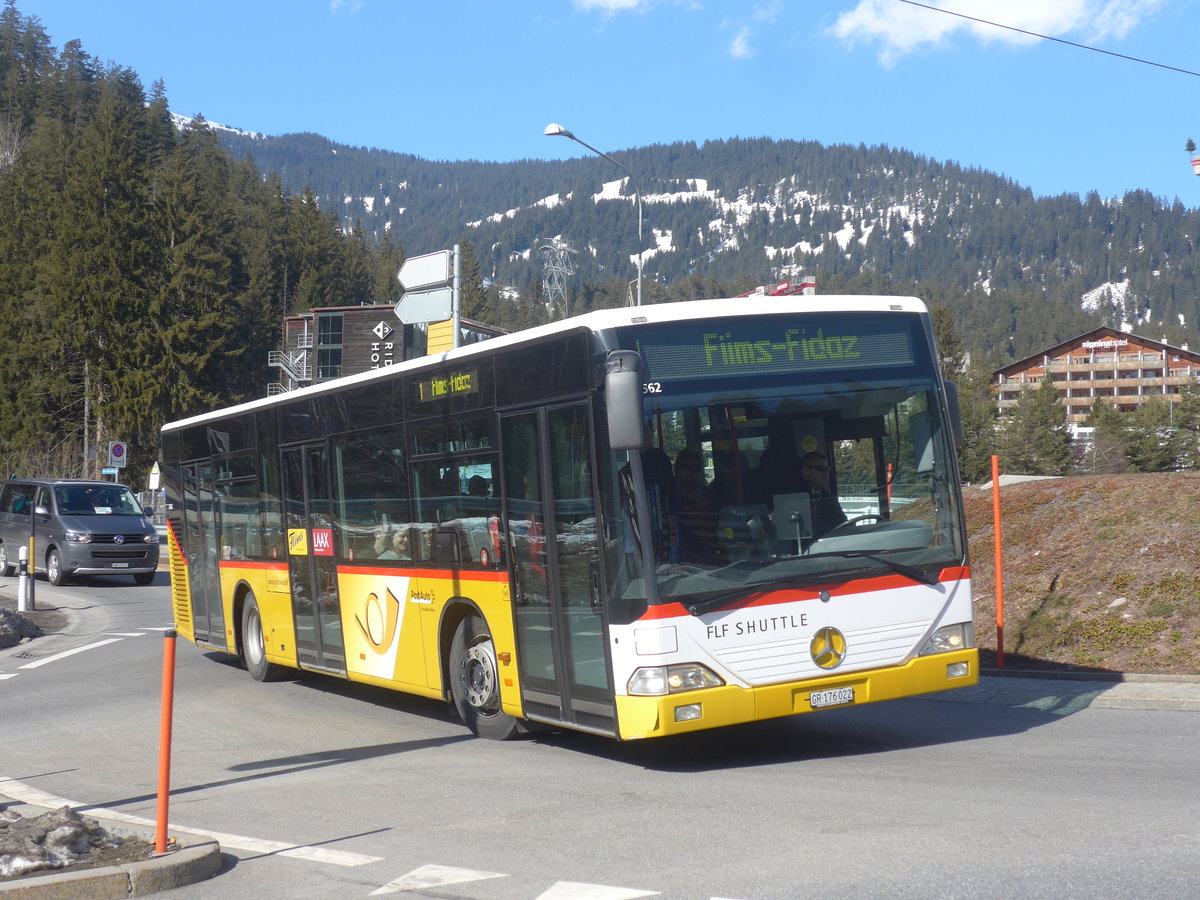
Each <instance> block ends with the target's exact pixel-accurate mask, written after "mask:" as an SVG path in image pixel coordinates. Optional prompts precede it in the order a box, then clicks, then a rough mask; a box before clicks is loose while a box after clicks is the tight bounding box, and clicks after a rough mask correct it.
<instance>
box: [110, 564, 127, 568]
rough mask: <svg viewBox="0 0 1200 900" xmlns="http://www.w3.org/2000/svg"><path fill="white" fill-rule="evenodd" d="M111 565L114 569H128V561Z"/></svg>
mask: <svg viewBox="0 0 1200 900" xmlns="http://www.w3.org/2000/svg"><path fill="white" fill-rule="evenodd" d="M112 567H113V568H114V569H128V568H129V563H113V566H112Z"/></svg>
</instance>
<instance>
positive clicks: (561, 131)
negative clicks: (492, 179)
mask: <svg viewBox="0 0 1200 900" xmlns="http://www.w3.org/2000/svg"><path fill="white" fill-rule="evenodd" d="M542 133H543V134H545V135H547V136H549V137H565V138H569V139H570V140H572V141H574V142H575V143H577V144H579V145H581V146H583V147H587V148H588V149H589V150H591V151H592V152H593V153H595V154H596V155H597V156H600V157H603V158H604V159H607V160H608V161H609V162H610V163H612V164H613V165H614V166H616V167H617V168H619V169H620V170H621V171H622V172H624V173H625V174H626V175H628V176H629V183H630V184H632V185H633V195H634V196H635V197H636V198H637V213H638V252H637V305H638V306H641V305H642V192H641V191H639V190H638V185H637V179H636V178H634V177H633V173H632V172H630V171H629V169H627V168H626V167H625V165H624V164H623V163H619V162H617V161H616V160H615V159H613V158H612V157H611V156H609V155H608V154H607V153H601V152H600V151H599V150H597V149H596V148H595V147H593V146H592V145H591V144H589V143H587V141H581V140H580V139H579V138H577V137H576V136H575V135H573V134H572V133H571V132H570V131H568V130H567V129H565V128H563V127H562V126H561V125H557V124H555V123H554V122H551V123H550V124H549V125H547V126H546V130H545V131H543V132H542Z"/></svg>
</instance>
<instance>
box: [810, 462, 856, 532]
mask: <svg viewBox="0 0 1200 900" xmlns="http://www.w3.org/2000/svg"><path fill="white" fill-rule="evenodd" d="M800 473H801V476H802V477H803V482H804V490H806V491H808V493H809V496H810V497H811V498H812V511H813V533H814V536H815V537H820V536H821V535H822V534H825V533H826V532H828V531H831V530H832V529H834V528H837V527H838V526H839V525H841V524H842V523H843V522H845V521H846V513H845V512H843V511H842V505H841V504H840V503H838V498H837V496H836V495H835V494H834V493H833V492H832V491H831V490H830V489H829V461H828V460H827V459H826V458H825V455H824V454H823V453H819V452H817V451H816V450H814V451H812V452H811V453H805V454H804V456H803V457H802V458H801V460H800Z"/></svg>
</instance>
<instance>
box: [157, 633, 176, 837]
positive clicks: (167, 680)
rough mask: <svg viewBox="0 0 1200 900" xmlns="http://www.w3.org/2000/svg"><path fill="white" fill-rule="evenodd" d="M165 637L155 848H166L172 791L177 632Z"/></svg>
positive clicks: (167, 634)
mask: <svg viewBox="0 0 1200 900" xmlns="http://www.w3.org/2000/svg"><path fill="white" fill-rule="evenodd" d="M163 637H165V638H166V643H165V644H164V645H163V684H162V722H161V723H160V725H159V734H158V820H157V823H156V828H155V831H154V852H155V853H159V854H162V853H166V852H167V799H168V797H169V796H170V794H171V716H172V714H173V708H174V705H175V632H174V631H173V630H172V631H168V632H167V633H166V634H165V635H163Z"/></svg>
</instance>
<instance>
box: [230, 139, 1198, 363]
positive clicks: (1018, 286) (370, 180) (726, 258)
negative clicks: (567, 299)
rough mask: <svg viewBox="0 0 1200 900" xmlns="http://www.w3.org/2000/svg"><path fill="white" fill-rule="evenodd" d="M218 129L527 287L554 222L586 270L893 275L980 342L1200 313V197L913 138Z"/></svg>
mask: <svg viewBox="0 0 1200 900" xmlns="http://www.w3.org/2000/svg"><path fill="white" fill-rule="evenodd" d="M210 124H211V123H210ZM212 127H213V128H214V130H216V131H217V133H218V136H219V139H220V140H221V142H222V143H223V144H224V145H226V146H227V147H229V148H230V149H231V150H232V151H233V152H234V153H235V154H247V153H249V154H252V155H253V158H254V160H255V161H256V163H257V164H258V166H259V168H260V169H262V170H264V171H269V170H274V171H277V172H278V173H279V174H280V176H281V178H282V179H283V182H284V184H285V185H286V186H287V187H288V188H289V189H291V190H292V191H295V192H299V191H301V190H303V189H304V188H305V187H311V189H312V190H313V191H314V192H315V193H316V194H317V195H318V197H320V199H321V201H322V203H323V204H325V205H326V206H327V207H328V208H329V209H331V210H334V211H336V212H337V214H338V215H339V216H340V217H341V219H342V221H343V223H344V226H345V227H346V228H347V229H349V228H352V227H355V226H356V225H359V226H361V227H362V228H363V230H364V231H365V232H366V233H367V234H368V235H374V236H376V237H381V236H382V235H383V233H384V232H385V231H388V232H390V235H391V237H392V239H393V240H396V241H398V242H399V243H400V244H401V245H402V246H403V248H404V249H405V251H406V252H408V253H409V254H418V253H425V252H430V251H433V250H437V249H442V248H444V247H448V246H450V245H451V244H453V243H454V242H456V241H459V240H462V239H464V238H465V239H467V240H470V241H471V243H472V245H473V247H474V249H475V253H476V256H477V257H478V259H479V260H480V262H481V264H482V266H483V268H484V270H485V271H484V275H485V277H487V278H489V279H490V280H495V281H498V282H500V283H501V284H504V285H507V286H511V287H512V288H514V289H516V290H522V289H525V288H527V287H528V286H529V285H531V284H533V283H534V282H536V281H537V280H538V278H539V266H540V264H541V259H540V257H539V255H538V253H537V248H538V247H539V246H540V245H541V244H542V243H544V242H545V241H546V240H547V239H549V238H562V239H565V240H568V241H570V243H571V244H572V246H573V247H574V248H575V249H576V250H577V251H578V253H577V258H576V267H577V278H578V279H579V282H580V284H584V283H587V282H589V281H591V282H597V281H603V280H606V279H614V278H623V279H629V278H632V277H633V275H634V273H635V270H636V261H637V258H638V254H639V250H640V251H641V257H642V262H643V265H644V267H645V269H644V274H645V278H646V279H647V281H653V282H654V283H656V284H667V285H669V284H673V283H677V282H679V281H680V280H682V279H687V278H689V277H693V278H697V277H698V278H702V279H712V280H716V281H718V282H722V283H726V284H729V283H734V282H738V283H750V284H755V283H768V282H772V281H780V280H786V279H788V278H790V277H794V276H796V275H797V274H799V273H801V272H803V273H807V274H809V275H814V274H815V275H817V276H818V277H819V278H820V279H821V280H822V282H823V286H824V285H829V286H837V285H844V284H845V283H847V282H851V286H854V287H859V286H861V283H862V282H863V281H867V282H871V281H872V280H873V279H875V280H878V279H882V281H880V282H879V288H878V289H883V287H884V286H887V285H892V286H895V287H896V288H898V289H900V290H918V291H920V292H922V293H923V294H924V295H926V296H928V297H930V298H931V299H934V300H935V301H936V302H944V303H947V304H949V305H951V306H954V307H956V308H957V309H958V310H959V312H960V316H961V318H962V319H963V320H964V321H965V322H966V323H967V325H968V327H973V328H975V329H976V331H978V332H979V333H980V334H979V338H980V339H979V340H978V341H973V343H977V344H978V345H979V346H981V347H983V348H985V349H986V348H994V349H1004V348H1006V347H1007V346H1008V345H1009V344H1011V343H1012V341H1013V340H1014V337H1013V335H1014V334H1015V333H1016V332H1018V331H1020V329H1021V328H1026V329H1033V330H1035V331H1040V332H1042V333H1047V332H1055V333H1057V334H1059V335H1063V336H1070V334H1069V333H1070V332H1072V329H1076V328H1077V329H1078V331H1083V330H1086V329H1087V328H1088V327H1094V325H1095V324H1099V323H1103V324H1109V325H1114V326H1117V327H1122V326H1124V327H1126V328H1133V327H1143V326H1146V325H1148V324H1149V323H1164V327H1167V328H1175V329H1179V328H1185V329H1194V328H1196V326H1197V323H1198V322H1200V287H1198V285H1197V275H1196V273H1197V271H1200V256H1198V253H1197V236H1198V235H1200V211H1197V210H1195V209H1187V208H1185V207H1183V205H1182V204H1180V203H1179V202H1177V201H1176V202H1174V203H1170V204H1169V203H1167V202H1165V201H1162V200H1159V199H1157V198H1154V197H1152V196H1151V195H1149V194H1148V193H1146V192H1143V191H1134V192H1131V193H1129V194H1126V195H1125V196H1124V197H1121V198H1112V199H1101V198H1100V197H1098V196H1096V195H1095V194H1092V195H1089V196H1088V197H1084V198H1080V197H1078V196H1076V195H1063V196H1059V197H1042V198H1038V197H1035V196H1034V195H1033V194H1032V192H1031V191H1029V190H1028V189H1026V188H1023V187H1021V186H1019V185H1017V184H1015V183H1013V182H1012V181H1010V180H1008V179H1005V178H1002V177H1000V176H997V175H994V174H992V173H988V172H984V171H980V170H974V169H964V168H962V167H960V166H957V165H955V164H953V163H942V162H937V161H933V160H929V159H926V158H924V157H919V156H916V155H914V154H912V153H909V152H907V151H904V150H896V149H891V148H888V147H865V146H861V145H860V146H857V147H851V146H823V145H820V144H817V143H815V142H793V141H772V140H768V139H758V140H729V141H710V142H706V143H704V144H700V145H697V144H694V143H677V144H669V145H655V146H650V147H643V148H636V149H632V150H628V151H624V152H622V153H617V154H614V155H615V157H616V158H618V159H620V160H621V162H622V164H623V165H625V166H626V167H627V169H628V170H629V172H631V173H635V175H636V179H637V183H636V185H635V183H634V181H633V179H632V178H631V177H628V176H626V175H625V173H622V172H620V171H619V170H617V169H616V168H615V167H614V166H613V165H612V164H611V163H610V162H608V161H606V160H603V159H600V158H597V157H592V156H584V157H581V158H578V159H572V160H567V161H555V162H545V161H536V160H522V161H518V162H513V163H490V162H480V161H476V160H469V161H462V162H444V161H430V160H424V159H420V158H418V157H414V156H411V155H407V154H402V153H391V152H387V151H382V150H375V149H366V148H357V147H347V146H343V145H338V144H334V143H333V142H331V141H328V140H326V139H325V138H322V137H319V136H317V135H310V134H309V135H286V136H282V137H266V136H263V135H259V134H254V133H252V132H245V131H241V130H238V129H226V128H222V127H220V126H215V125H214V126H212ZM639 193H640V201H641V203H640V206H641V209H642V212H643V219H642V228H641V231H642V241H641V243H640V244H639V243H638V241H637V235H638V231H639V223H638V208H639V203H638V199H639V196H638V195H639ZM1018 310H1019V311H1021V315H1020V316H1019V317H1018V316H1017V315H1016V311H1018ZM1031 312H1033V313H1036V315H1033V316H1031V315H1030V313H1031ZM1018 318H1019V319H1020V321H1018Z"/></svg>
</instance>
